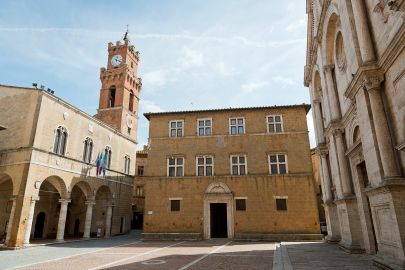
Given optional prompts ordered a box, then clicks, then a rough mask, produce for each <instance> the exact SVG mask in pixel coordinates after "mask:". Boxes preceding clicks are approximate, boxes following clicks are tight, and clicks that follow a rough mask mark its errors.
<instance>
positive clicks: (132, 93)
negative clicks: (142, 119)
mask: <svg viewBox="0 0 405 270" xmlns="http://www.w3.org/2000/svg"><path fill="white" fill-rule="evenodd" d="M134 97H135V95H134V92H133V91H132V90H131V91H129V106H128V109H129V110H130V111H131V112H133V111H134Z"/></svg>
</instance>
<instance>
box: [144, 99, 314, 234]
mask: <svg viewBox="0 0 405 270" xmlns="http://www.w3.org/2000/svg"><path fill="white" fill-rule="evenodd" d="M309 109H310V106H309V105H305V104H303V105H291V106H273V107H258V108H240V109H214V110H198V111H183V112H161V113H146V114H145V116H146V118H147V119H148V120H149V121H150V124H149V150H148V153H147V162H145V163H144V164H145V166H144V165H142V166H144V167H143V168H142V169H143V170H144V171H143V177H142V179H143V181H144V182H143V184H144V185H145V191H146V197H145V206H144V209H145V216H144V233H143V238H144V239H210V238H216V237H221V238H237V239H270V240H287V239H290V240H291V239H295V240H298V239H321V235H320V234H319V219H318V210H317V203H316V197H315V186H314V180H313V175H312V165H311V156H310V148H309V139H308V128H307V122H306V114H307V112H308V111H309Z"/></svg>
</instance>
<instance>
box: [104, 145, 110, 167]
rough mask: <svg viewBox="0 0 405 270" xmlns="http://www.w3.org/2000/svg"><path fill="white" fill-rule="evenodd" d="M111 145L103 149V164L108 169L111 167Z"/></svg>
mask: <svg viewBox="0 0 405 270" xmlns="http://www.w3.org/2000/svg"><path fill="white" fill-rule="evenodd" d="M111 155H112V152H111V147H110V146H106V147H105V149H104V159H105V166H106V168H107V169H109V168H110V167H111Z"/></svg>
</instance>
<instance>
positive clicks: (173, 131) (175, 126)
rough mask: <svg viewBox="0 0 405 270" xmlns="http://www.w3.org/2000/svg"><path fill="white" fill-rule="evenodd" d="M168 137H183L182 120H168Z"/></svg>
mask: <svg viewBox="0 0 405 270" xmlns="http://www.w3.org/2000/svg"><path fill="white" fill-rule="evenodd" d="M169 128H170V133H169V136H170V137H183V134H184V121H183V120H172V121H170V122H169Z"/></svg>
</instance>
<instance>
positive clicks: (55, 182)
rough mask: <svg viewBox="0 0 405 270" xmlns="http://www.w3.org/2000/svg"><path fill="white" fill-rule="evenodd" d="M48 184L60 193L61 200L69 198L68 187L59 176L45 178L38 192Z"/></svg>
mask: <svg viewBox="0 0 405 270" xmlns="http://www.w3.org/2000/svg"><path fill="white" fill-rule="evenodd" d="M46 183H49V184H51V185H52V186H53V187H54V188H55V189H56V190H57V192H58V193H59V195H60V197H61V198H66V197H67V196H68V192H67V187H66V183H65V181H64V180H63V179H62V178H60V177H59V176H57V175H51V176H48V177H47V178H45V179H44V180H43V181H42V182H41V183H40V185H39V188H38V192H39V191H40V190H41V188H42V187H43V185H44V184H45V185H46Z"/></svg>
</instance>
